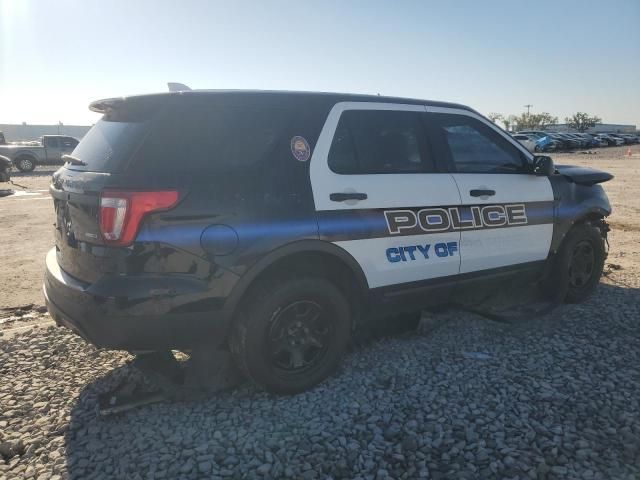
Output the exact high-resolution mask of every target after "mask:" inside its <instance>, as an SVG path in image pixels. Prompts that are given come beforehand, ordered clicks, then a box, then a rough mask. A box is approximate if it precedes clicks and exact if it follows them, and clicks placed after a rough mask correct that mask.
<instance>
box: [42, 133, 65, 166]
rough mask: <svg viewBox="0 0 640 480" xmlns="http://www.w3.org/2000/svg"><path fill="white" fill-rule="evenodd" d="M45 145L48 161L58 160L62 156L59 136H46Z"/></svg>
mask: <svg viewBox="0 0 640 480" xmlns="http://www.w3.org/2000/svg"><path fill="white" fill-rule="evenodd" d="M43 141H44V147H45V152H46V160H47V162H57V161H59V160H60V157H61V156H62V153H61V150H60V142H59V141H58V138H57V137H44V140H43Z"/></svg>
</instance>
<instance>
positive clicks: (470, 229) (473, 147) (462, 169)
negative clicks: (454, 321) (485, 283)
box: [428, 107, 553, 274]
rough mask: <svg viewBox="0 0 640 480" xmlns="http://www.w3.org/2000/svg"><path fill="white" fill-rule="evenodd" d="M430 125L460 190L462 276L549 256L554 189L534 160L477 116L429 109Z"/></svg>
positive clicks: (469, 113)
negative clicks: (535, 167)
mask: <svg viewBox="0 0 640 480" xmlns="http://www.w3.org/2000/svg"><path fill="white" fill-rule="evenodd" d="M428 110H429V111H430V112H432V113H430V114H429V121H428V125H429V128H430V132H431V135H432V137H433V138H435V139H434V142H436V143H438V145H439V147H440V154H441V155H444V156H445V157H447V159H448V161H449V164H450V169H451V172H452V175H453V179H454V180H455V183H456V185H457V187H458V189H459V191H460V196H461V199H462V205H463V208H462V209H461V212H460V228H461V232H462V234H461V243H460V256H461V265H460V273H461V274H468V273H472V272H481V271H489V270H493V269H505V268H506V269H508V268H510V267H514V268H521V267H525V266H528V265H532V264H533V262H539V261H543V260H545V259H546V258H547V256H548V255H549V249H550V246H551V237H552V234H553V191H552V189H551V183H550V181H549V179H548V178H547V177H540V176H536V175H533V174H532V173H531V170H530V168H528V165H527V164H528V163H529V162H531V160H532V159H531V156H530V154H529V153H528V152H526V150H525V149H524V148H522V147H521V146H519V145H518V144H517V142H516V141H515V140H513V139H511V138H509V137H508V135H507V134H505V133H504V132H502V131H501V130H499V129H497V128H496V127H495V126H494V125H492V124H490V123H489V122H488V121H487V120H485V119H483V118H482V117H480V116H479V115H476V114H474V113H473V112H470V111H467V110H462V109H448V108H438V107H429V108H428Z"/></svg>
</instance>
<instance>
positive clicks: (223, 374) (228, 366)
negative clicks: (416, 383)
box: [98, 350, 244, 415]
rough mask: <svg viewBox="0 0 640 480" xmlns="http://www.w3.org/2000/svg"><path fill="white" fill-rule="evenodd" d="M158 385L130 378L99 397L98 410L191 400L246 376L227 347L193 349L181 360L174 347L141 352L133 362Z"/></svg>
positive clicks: (117, 410) (105, 412)
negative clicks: (241, 372) (240, 370)
mask: <svg viewBox="0 0 640 480" xmlns="http://www.w3.org/2000/svg"><path fill="white" fill-rule="evenodd" d="M131 364H132V366H133V367H135V368H136V369H137V370H139V371H140V372H141V373H142V374H143V375H144V376H145V378H146V379H147V380H149V381H150V383H151V385H152V386H153V387H154V388H153V389H152V390H149V389H148V388H145V387H147V386H146V385H144V384H143V383H141V382H140V381H139V380H136V379H129V380H126V381H124V382H123V383H122V384H120V385H119V386H117V387H116V388H114V389H113V390H111V391H109V392H106V393H104V394H102V395H100V396H99V397H98V413H99V414H100V415H111V414H114V413H120V412H124V411H127V410H131V409H133V408H136V407H141V406H144V405H150V404H152V403H157V402H162V401H165V400H190V399H195V398H199V397H204V396H208V395H211V394H213V393H216V392H220V391H223V390H228V389H231V388H234V387H237V386H238V385H240V384H241V383H242V382H243V381H244V379H243V377H242V376H241V374H240V373H239V372H238V370H237V369H236V368H235V365H234V364H233V362H232V360H231V354H230V353H229V352H227V351H224V350H199V351H193V352H191V354H190V356H189V358H188V359H187V360H183V361H179V360H178V359H176V357H175V356H174V354H173V353H172V352H171V351H166V352H154V353H145V354H140V355H137V356H136V358H135V359H134V360H132V362H131Z"/></svg>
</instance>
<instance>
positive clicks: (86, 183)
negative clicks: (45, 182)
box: [49, 168, 115, 282]
mask: <svg viewBox="0 0 640 480" xmlns="http://www.w3.org/2000/svg"><path fill="white" fill-rule="evenodd" d="M111 177H112V174H108V173H98V172H78V171H73V170H69V169H67V168H61V169H60V170H58V171H57V172H56V173H55V174H54V177H53V182H52V184H51V186H50V187H49V191H50V193H51V196H52V197H53V205H54V209H55V224H54V227H55V230H54V232H55V240H56V242H55V243H56V254H57V258H58V264H59V265H60V267H61V268H62V269H63V270H64V271H65V272H67V273H69V274H70V275H72V276H74V277H76V278H78V279H80V280H83V281H86V282H92V281H94V280H95V279H97V278H98V277H99V276H100V275H101V274H103V273H106V272H113V271H114V270H115V261H114V252H108V251H107V249H106V248H105V247H104V242H103V240H102V238H101V235H100V228H99V223H98V204H99V195H100V192H101V190H102V189H103V188H104V186H105V185H108V183H109V182H110V181H112V178H111ZM111 250H112V249H111Z"/></svg>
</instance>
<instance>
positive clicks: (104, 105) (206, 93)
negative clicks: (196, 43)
mask: <svg viewBox="0 0 640 480" xmlns="http://www.w3.org/2000/svg"><path fill="white" fill-rule="evenodd" d="M214 95H215V96H216V97H217V98H223V97H224V98H225V99H228V100H233V101H234V102H240V103H244V102H247V103H255V102H258V103H261V104H263V105H264V104H272V105H281V106H284V105H287V104H288V105H290V106H298V107H299V106H301V105H315V106H323V107H326V108H327V109H330V108H331V107H332V106H333V105H335V104H336V103H338V102H349V101H352V102H380V103H404V104H410V105H427V106H435V107H448V108H461V109H465V110H471V111H473V110H472V109H471V108H469V107H467V106H465V105H460V104H457V103H449V102H437V101H432V100H419V99H415V98H402V97H383V96H380V95H363V94H354V93H330V92H297V91H285V90H189V91H183V92H163V93H152V94H145V95H132V96H129V97H119V98H108V99H104V100H97V101H95V102H92V103H91V104H90V105H89V109H90V110H93V111H94V112H99V113H104V112H106V111H108V110H111V109H112V108H115V107H116V106H117V105H118V104H122V103H128V102H145V103H146V102H156V101H158V102H163V101H168V100H169V99H173V98H176V97H179V98H184V99H192V100H196V101H197V100H198V99H204V98H211V97H212V96H214Z"/></svg>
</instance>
